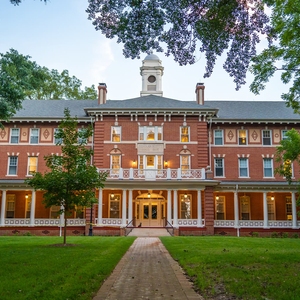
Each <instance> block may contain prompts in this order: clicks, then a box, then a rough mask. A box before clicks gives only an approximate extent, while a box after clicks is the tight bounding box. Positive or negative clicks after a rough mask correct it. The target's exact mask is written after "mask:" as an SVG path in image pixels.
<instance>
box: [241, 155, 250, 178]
mask: <svg viewBox="0 0 300 300" xmlns="http://www.w3.org/2000/svg"><path fill="white" fill-rule="evenodd" d="M239 177H249V172H248V158H239Z"/></svg>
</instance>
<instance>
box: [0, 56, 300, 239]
mask: <svg viewBox="0 0 300 300" xmlns="http://www.w3.org/2000/svg"><path fill="white" fill-rule="evenodd" d="M141 76H142V91H141V92H140V97H137V98H134V99H128V100H107V99H106V93H107V89H106V85H105V84H99V87H98V89H99V95H98V99H97V100H95V101H90V100H57V101H54V100H51V101H50V100H49V101H36V100H25V101H24V102H23V109H22V110H20V111H19V112H17V114H16V115H15V116H14V117H13V118H12V119H11V121H10V122H8V123H4V126H5V127H4V129H3V130H2V131H0V149H1V158H0V160H1V168H0V193H1V198H0V199H1V203H0V234H2V235H3V234H14V233H18V234H24V233H27V232H31V233H33V234H39V235H57V234H59V233H60V231H61V230H62V226H63V222H62V220H61V218H60V217H59V216H58V215H57V210H58V209H59V208H58V207H52V208H51V209H46V208H45V207H44V206H43V204H42V200H43V193H42V192H41V191H34V190H32V189H30V188H29V187H28V186H26V185H25V184H24V179H25V178H27V177H30V176H32V172H34V171H39V172H44V171H45V162H44V159H43V157H44V156H45V155H47V154H49V153H60V147H59V146H56V143H55V138H54V132H55V129H56V128H57V127H58V124H59V122H60V120H61V119H62V118H63V112H64V108H66V107H68V108H69V109H70V112H71V115H73V116H77V118H78V129H80V128H82V127H84V126H86V125H87V124H92V126H93V128H94V135H93V138H92V139H91V140H90V141H89V146H91V147H92V148H93V149H94V157H93V161H94V164H95V165H96V166H97V168H98V169H99V172H101V171H106V172H108V174H109V176H108V178H107V181H106V182H105V187H104V188H103V189H100V190H98V191H96V196H97V197H98V204H95V205H94V207H93V209H92V214H91V210H90V209H88V208H86V209H83V210H82V212H80V213H78V212H74V214H73V216H72V217H71V218H70V219H69V221H68V222H69V227H68V231H69V234H85V233H86V231H87V230H88V227H89V226H90V225H89V224H90V220H92V223H93V233H94V234H95V235H97V234H99V235H100V234H103V235H104V234H106V235H119V234H124V232H125V230H124V228H126V227H131V226H141V227H150V228H151V227H167V228H172V230H174V233H175V234H180V235H206V234H210V235H212V234H228V235H244V236H248V235H251V234H253V233H255V232H257V233H258V234H259V235H261V236H263V235H270V233H272V232H277V233H283V232H287V233H288V234H289V235H292V234H295V233H296V234H298V233H299V232H300V230H299V227H300V221H299V220H298V218H297V207H296V188H295V187H294V186H289V185H288V184H287V183H286V181H285V179H284V178H282V177H279V176H278V175H274V169H275V167H276V163H275V161H274V154H275V151H276V146H278V145H279V142H280V140H281V139H284V138H285V134H286V132H287V130H289V129H292V128H296V129H299V125H298V122H299V119H300V117H299V115H295V114H293V111H292V110H291V109H288V108H286V106H285V103H284V102H283V101H282V102H272V101H266V102H249V101H205V99H204V85H203V84H201V83H198V84H197V85H196V100H195V101H179V100H174V99H169V98H165V97H163V91H162V76H163V66H162V64H161V61H160V60H159V58H158V57H157V56H156V55H154V54H151V55H148V56H147V57H146V58H145V60H144V61H143V65H142V67H141ZM293 167H294V168H293V172H294V174H295V175H297V176H298V174H299V170H298V168H299V167H298V165H296V164H295V165H294V166H293Z"/></svg>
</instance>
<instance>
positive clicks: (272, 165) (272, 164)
mask: <svg viewBox="0 0 300 300" xmlns="http://www.w3.org/2000/svg"><path fill="white" fill-rule="evenodd" d="M267 159H268V160H270V161H271V169H272V176H265V161H266V160H267ZM263 178H274V161H273V158H269V157H265V158H264V159H263Z"/></svg>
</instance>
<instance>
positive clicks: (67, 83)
mask: <svg viewBox="0 0 300 300" xmlns="http://www.w3.org/2000/svg"><path fill="white" fill-rule="evenodd" d="M96 98H97V92H96V89H95V86H94V85H92V86H91V87H85V89H84V90H82V89H81V81H80V80H79V79H77V78H76V77H75V76H72V77H70V76H69V72H68V71H67V70H63V71H62V72H61V73H59V72H58V71H57V70H49V69H47V68H46V67H41V66H39V65H38V64H37V63H36V62H35V61H31V60H30V56H28V55H22V54H19V53H18V51H17V50H14V49H10V50H9V51H8V52H6V53H5V54H3V53H0V120H3V121H8V120H9V118H10V117H11V116H12V115H14V114H15V113H16V111H17V110H18V109H20V108H21V107H22V100H24V99H96ZM0 126H1V123H0Z"/></svg>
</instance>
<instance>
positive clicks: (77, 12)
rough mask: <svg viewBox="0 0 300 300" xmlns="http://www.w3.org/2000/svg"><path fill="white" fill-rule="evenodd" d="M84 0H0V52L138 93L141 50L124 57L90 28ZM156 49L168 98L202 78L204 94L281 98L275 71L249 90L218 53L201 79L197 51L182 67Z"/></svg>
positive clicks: (121, 94) (113, 95)
mask: <svg viewBox="0 0 300 300" xmlns="http://www.w3.org/2000/svg"><path fill="white" fill-rule="evenodd" d="M87 6H88V1H87V0H50V1H49V2H48V3H47V4H46V5H45V4H44V3H43V2H40V1H39V0H23V1H22V3H21V4H20V5H19V6H14V5H12V4H10V1H9V0H1V1H0V20H1V21H0V53H5V52H7V51H8V50H9V49H10V48H14V49H16V50H17V51H18V52H19V53H21V54H24V55H29V56H31V58H32V60H34V61H36V62H37V63H38V64H39V65H41V66H46V67H47V68H49V69H57V70H59V71H62V70H64V69H67V70H69V72H70V75H74V76H76V77H77V78H79V79H80V80H82V82H83V85H85V86H91V85H92V84H94V85H97V84H98V83H99V82H105V83H106V84H107V87H108V95H107V96H108V99H111V100H122V99H129V98H135V97H138V96H139V95H140V90H141V86H142V81H141V76H140V66H141V65H142V59H143V58H144V57H145V56H146V54H144V55H143V54H142V56H141V60H132V59H126V58H124V57H123V55H122V45H121V44H117V43H116V41H115V40H108V39H106V38H105V37H104V36H103V35H102V34H101V33H100V32H98V31H96V30H95V29H94V26H93V25H92V22H91V21H90V20H88V19H87V13H86V12H85V10H86V8H87ZM157 55H158V56H159V57H160V59H161V60H162V64H163V66H164V68H165V70H164V76H163V92H164V96H165V97H168V98H174V99H178V100H195V86H196V83H197V82H204V84H205V99H207V100H281V98H280V96H281V94H282V92H285V91H287V86H285V85H284V84H282V83H281V81H280V76H279V75H280V74H277V76H276V77H275V78H273V79H271V80H270V82H269V83H268V85H267V88H266V90H265V91H263V92H262V93H261V94H260V95H259V96H255V95H254V94H252V93H251V92H250V91H249V86H248V85H245V86H243V87H242V88H241V90H240V91H236V90H235V84H234V83H233V80H232V78H230V77H229V75H228V74H227V73H226V72H225V71H224V70H223V69H222V59H219V60H218V63H217V65H216V67H215V70H214V73H213V75H212V76H211V77H210V78H205V79H203V74H204V67H205V59H204V55H203V54H202V55H201V54H200V53H199V55H198V61H197V63H196V64H194V65H192V66H183V67H180V66H178V65H177V64H176V63H175V62H174V61H173V59H172V57H168V58H167V57H165V56H164V54H162V53H157ZM250 82H251V74H249V75H248V76H247V83H250Z"/></svg>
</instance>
